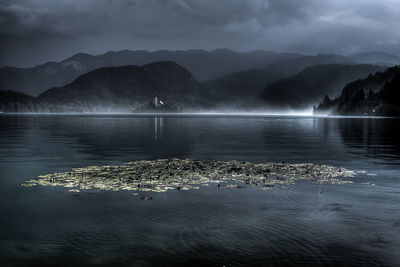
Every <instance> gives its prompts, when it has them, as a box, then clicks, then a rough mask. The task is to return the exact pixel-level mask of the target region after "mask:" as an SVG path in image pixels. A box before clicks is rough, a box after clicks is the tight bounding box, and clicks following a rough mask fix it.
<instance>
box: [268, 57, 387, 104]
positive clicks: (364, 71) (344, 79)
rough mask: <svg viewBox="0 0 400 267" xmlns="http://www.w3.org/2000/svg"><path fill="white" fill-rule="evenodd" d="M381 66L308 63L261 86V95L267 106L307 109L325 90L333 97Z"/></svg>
mask: <svg viewBox="0 0 400 267" xmlns="http://www.w3.org/2000/svg"><path fill="white" fill-rule="evenodd" d="M384 69H385V68H384V67H382V66H377V65H367V64H357V65H341V64H327V65H317V66H313V67H308V68H306V69H304V70H302V71H300V72H299V73H298V74H296V75H294V76H292V77H289V78H285V79H281V80H279V81H276V82H274V83H272V84H270V85H268V86H266V87H265V89H264V91H263V92H262V99H263V100H264V103H265V104H266V105H267V106H269V107H274V108H286V107H287V108H292V109H307V108H311V107H312V106H313V105H314V104H315V103H318V102H319V101H320V100H321V99H322V97H323V96H324V95H325V94H327V95H329V96H331V97H336V96H338V95H339V94H340V92H341V89H342V88H343V87H344V86H345V85H346V84H347V83H349V82H352V81H354V80H357V79H360V78H364V77H366V76H368V75H369V74H371V73H375V72H376V71H380V70H384Z"/></svg>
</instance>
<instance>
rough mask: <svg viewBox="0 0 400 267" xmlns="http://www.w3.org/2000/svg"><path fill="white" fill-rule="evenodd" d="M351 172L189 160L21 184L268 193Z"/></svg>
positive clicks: (96, 169) (337, 179)
mask: <svg viewBox="0 0 400 267" xmlns="http://www.w3.org/2000/svg"><path fill="white" fill-rule="evenodd" d="M354 174H355V172H354V171H350V170H347V169H344V168H337V167H333V166H328V165H316V164H311V163H300V164H289V163H274V162H268V163H261V164H254V163H250V162H242V161H216V160H204V161H199V160H191V159H160V160H151V161H147V160H140V161H134V162H129V163H127V164H124V165H121V166H89V167H86V168H75V169H72V170H71V171H67V172H60V173H52V174H46V175H42V176H39V177H38V178H36V179H32V180H28V181H26V182H25V183H24V184H22V186H36V185H42V186H62V187H66V188H69V191H71V192H79V191H80V190H88V189H100V190H111V191H121V190H133V191H153V192H165V191H167V190H172V189H175V190H189V189H199V186H212V187H218V188H243V187H247V186H257V187H259V188H261V189H264V190H268V189H271V188H272V187H274V186H275V185H282V186H288V185H291V184H294V183H295V182H296V181H298V180H308V181H310V182H312V183H318V184H322V183H329V184H343V183H351V181H348V180H343V179H341V178H346V177H353V176H354Z"/></svg>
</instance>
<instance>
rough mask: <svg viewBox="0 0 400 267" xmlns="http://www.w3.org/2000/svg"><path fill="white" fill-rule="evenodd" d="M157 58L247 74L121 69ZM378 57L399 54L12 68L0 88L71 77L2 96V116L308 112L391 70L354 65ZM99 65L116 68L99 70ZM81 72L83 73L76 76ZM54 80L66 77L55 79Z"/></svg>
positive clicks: (236, 56)
mask: <svg viewBox="0 0 400 267" xmlns="http://www.w3.org/2000/svg"><path fill="white" fill-rule="evenodd" d="M155 55H157V57H175V58H177V59H179V60H181V61H183V62H185V64H188V65H190V66H191V68H192V69H194V70H195V71H197V73H198V75H200V76H202V75H205V76H207V75H208V76H207V77H211V74H214V75H215V73H219V74H221V73H224V72H228V71H231V70H236V69H240V68H245V70H240V71H233V72H229V73H228V74H225V75H222V76H218V77H217V78H215V79H212V80H207V81H204V80H203V81H198V79H196V76H195V75H192V73H191V71H190V69H188V68H186V67H185V66H183V65H181V64H178V63H176V62H173V61H158V62H153V63H149V64H144V65H140V66H139V65H129V64H128V65H122V66H119V65H120V64H124V63H126V62H130V61H132V60H138V61H147V60H151V58H152V57H153V56H155ZM379 58H380V59H382V60H386V62H387V61H389V59H391V60H392V61H391V62H395V61H396V57H395V56H393V57H391V56H390V55H388V54H384V53H377V52H374V53H364V54H355V55H352V56H348V57H344V56H340V55H335V54H318V55H314V56H302V55H299V54H288V53H281V54H278V53H273V52H268V51H254V52H249V53H239V52H234V51H230V50H214V51H211V52H207V51H203V50H190V51H157V52H147V51H128V50H124V51H119V52H109V53H105V54H103V55H99V56H91V55H87V54H77V55H75V56H73V57H71V58H69V59H67V60H64V61H62V62H59V63H47V64H44V65H41V66H38V67H35V68H31V69H29V68H28V69H18V71H20V72H22V73H23V74H24V75H25V76H20V75H19V74H18V71H17V72H14V73H13V74H12V72H11V73H9V74H10V76H7V75H5V73H7V70H10V68H9V67H6V68H2V69H0V81H2V82H3V85H4V84H10V83H8V82H4V81H5V80H12V79H14V80H15V81H17V82H18V83H19V84H20V85H21V84H29V82H32V81H33V84H36V86H37V88H39V86H44V85H43V84H53V83H56V84H57V83H61V81H62V80H64V81H65V80H68V79H72V80H71V81H70V82H66V83H64V84H62V85H60V86H51V87H48V88H46V89H40V90H38V92H40V93H39V95H38V96H37V97H34V96H30V95H29V94H25V93H29V92H26V91H24V90H23V92H17V91H18V90H15V91H11V90H0V111H3V112H4V111H5V112H10V111H11V112H21V111H24V112H29V111H32V112H100V111H124V112H125V111H127V110H132V109H133V108H134V107H137V106H138V105H141V104H142V105H143V104H144V103H148V102H149V101H151V98H152V97H153V95H154V94H155V93H156V94H157V95H158V96H159V97H160V98H161V99H163V101H165V102H166V103H169V104H173V105H179V106H180V107H182V108H184V109H185V110H198V109H214V110H216V109H219V108H221V107H228V108H230V109H232V108H233V109H235V108H236V109H242V110H249V109H259V110H263V109H264V110H265V109H272V108H273V109H276V110H279V109H281V110H282V109H285V108H291V109H311V108H312V106H314V105H316V104H318V103H319V102H320V100H321V99H322V98H323V96H324V95H327V97H328V98H329V97H331V98H332V97H337V96H339V95H340V92H341V89H342V88H343V87H345V86H346V84H348V83H351V82H353V81H355V80H358V79H361V78H365V77H367V76H368V75H371V74H374V73H375V72H377V71H383V70H385V69H386V68H387V66H386V65H390V64H391V63H387V64H377V65H372V64H357V63H356V62H355V60H356V59H357V60H359V61H363V60H364V61H368V60H369V61H371V62H375V60H378V59H379ZM190 59H192V60H190ZM240 62H242V63H243V64H240ZM212 63H215V64H214V65H213V64H212ZM102 64H105V65H109V64H110V65H113V64H115V65H118V66H107V67H100V68H96V67H97V66H98V65H102ZM268 64H269V65H268ZM266 65H267V66H266ZM250 66H256V68H249V67H250ZM92 68H94V69H93V70H91V69H92ZM11 69H12V68H11ZM86 70H89V71H87V72H86ZM79 72H83V74H80V75H78V76H77V77H76V78H73V77H74V76H75V75H77V73H79ZM11 74H12V75H11ZM1 75H3V76H1ZM43 75H44V76H43ZM46 75H47V76H46ZM205 76H202V77H205ZM57 77H58V78H60V77H61V78H60V79H59V80H57V79H58V78H57ZM35 82H37V83H35ZM49 88H50V89H49ZM3 89H4V88H3Z"/></svg>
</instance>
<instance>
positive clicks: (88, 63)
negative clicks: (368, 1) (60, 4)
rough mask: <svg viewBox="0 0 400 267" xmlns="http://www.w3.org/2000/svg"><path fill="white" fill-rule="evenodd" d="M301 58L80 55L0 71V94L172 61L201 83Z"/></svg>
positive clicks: (223, 53) (34, 91)
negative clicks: (100, 71)
mask: <svg viewBox="0 0 400 267" xmlns="http://www.w3.org/2000/svg"><path fill="white" fill-rule="evenodd" d="M298 56H301V55H299V54H290V53H274V52H270V51H263V50H259V51H252V52H245V53H241V52H235V51H231V50H227V49H217V50H213V51H205V50H188V51H168V50H159V51H155V52H149V51H145V50H137V51H130V50H122V51H116V52H113V51H112V52H107V53H104V54H101V55H96V56H94V55H89V54H85V53H79V54H76V55H74V56H72V57H69V58H67V59H65V60H62V61H60V62H48V63H45V64H42V65H39V66H36V67H33V68H15V67H3V68H0V90H13V91H19V92H24V93H27V94H30V95H34V96H36V95H38V94H40V93H42V92H43V91H44V90H46V89H48V88H51V87H54V86H63V85H65V84H68V83H70V82H72V81H73V80H74V79H76V78H77V77H78V76H79V75H82V74H84V73H87V72H89V71H92V70H94V69H97V68H100V67H110V66H124V65H138V66H140V65H145V64H149V63H151V62H157V61H173V62H176V63H178V64H180V65H182V66H183V67H185V68H187V69H188V70H189V71H190V72H191V73H192V74H193V75H194V77H196V79H198V80H200V81H206V80H212V79H215V78H217V77H220V76H222V75H226V74H229V73H232V72H236V71H243V70H247V69H252V68H264V67H266V66H268V65H269V64H272V63H275V62H278V61H280V60H283V59H288V58H294V57H298Z"/></svg>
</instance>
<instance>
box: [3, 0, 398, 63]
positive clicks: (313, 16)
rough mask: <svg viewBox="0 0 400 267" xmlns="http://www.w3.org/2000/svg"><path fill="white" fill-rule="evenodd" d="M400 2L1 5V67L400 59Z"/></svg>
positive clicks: (17, 0)
mask: <svg viewBox="0 0 400 267" xmlns="http://www.w3.org/2000/svg"><path fill="white" fill-rule="evenodd" d="M399 29H400V1H399V0H31V1H29V0H0V66H4V65H14V66H31V65H35V64H39V63H43V62H45V61H49V60H61V59H63V58H66V57H68V56H71V55H72V54H74V53H77V52H86V53H94V54H98V53H103V52H106V51H108V50H121V49H132V50H134V49H147V50H158V49H172V50H176V49H183V50H186V49H197V48H200V49H207V50H212V49H215V48H229V49H233V50H238V51H248V50H254V49H266V50H273V51H277V52H280V51H290V52H302V53H319V52H336V53H341V54H349V53H353V52H360V51H371V50H381V51H385V52H389V53H394V54H397V55H399V54H400V30H399Z"/></svg>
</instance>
